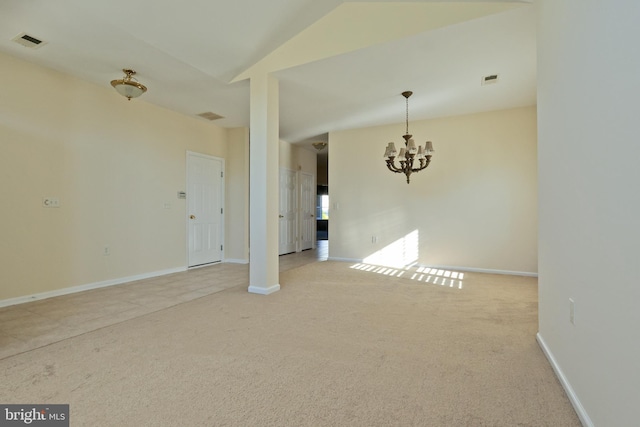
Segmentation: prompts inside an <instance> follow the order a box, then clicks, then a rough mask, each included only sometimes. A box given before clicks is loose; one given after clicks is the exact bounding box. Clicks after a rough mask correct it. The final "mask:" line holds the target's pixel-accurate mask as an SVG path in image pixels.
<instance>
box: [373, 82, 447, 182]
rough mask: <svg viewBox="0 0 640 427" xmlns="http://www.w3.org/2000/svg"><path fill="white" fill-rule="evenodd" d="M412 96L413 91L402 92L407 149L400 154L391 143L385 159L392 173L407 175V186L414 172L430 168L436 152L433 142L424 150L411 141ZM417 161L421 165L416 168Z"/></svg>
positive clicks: (404, 136)
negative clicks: (396, 160)
mask: <svg viewBox="0 0 640 427" xmlns="http://www.w3.org/2000/svg"><path fill="white" fill-rule="evenodd" d="M411 95H413V92H411V91H406V92H402V96H404V97H405V99H406V102H407V114H406V124H407V127H406V132H405V134H404V135H402V137H403V138H404V145H405V147H404V148H400V153H398V152H397V151H396V146H395V144H394V143H393V142H390V143H389V145H387V149H386V150H385V152H384V158H385V160H386V161H387V167H388V168H389V170H390V171H391V172H395V173H403V174H405V175H406V176H407V184H408V183H409V178H410V176H411V174H412V173H413V172H420V171H421V170H423V169H426V168H427V166H429V163H431V154H432V153H433V152H434V151H435V150H434V149H433V144H431V141H427V142H426V143H425V144H424V148H423V147H422V146H421V145H420V146H418V147H416V143H415V142H414V141H413V139H411V137H412V136H413V135H409V97H410V96H411ZM396 155H397V157H398V161H399V162H400V166H397V165H396V162H395V159H396ZM416 160H418V161H419V162H420V165H419V166H417V167H415V168H414V167H413V164H414V162H415V161H416Z"/></svg>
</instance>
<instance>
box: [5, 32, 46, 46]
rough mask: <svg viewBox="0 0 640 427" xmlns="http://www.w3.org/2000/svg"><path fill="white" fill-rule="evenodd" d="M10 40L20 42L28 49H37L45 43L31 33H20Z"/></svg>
mask: <svg viewBox="0 0 640 427" xmlns="http://www.w3.org/2000/svg"><path fill="white" fill-rule="evenodd" d="M11 40H13V41H14V42H16V43H19V44H21V45H22V46H24V47H28V48H30V49H38V48H40V47H42V46H44V45H45V44H47V42H45V41H42V40H40V39H38V38H36V37H33V36H32V35H29V34H27V33H20V34H18V35H17V36H15V37H14V38H12V39H11Z"/></svg>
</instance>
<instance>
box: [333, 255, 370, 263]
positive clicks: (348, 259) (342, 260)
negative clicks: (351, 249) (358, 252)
mask: <svg viewBox="0 0 640 427" xmlns="http://www.w3.org/2000/svg"><path fill="white" fill-rule="evenodd" d="M327 261H340V262H362V260H361V259H355V258H336V257H332V256H330V257H328V258H327Z"/></svg>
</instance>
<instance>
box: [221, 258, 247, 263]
mask: <svg viewBox="0 0 640 427" xmlns="http://www.w3.org/2000/svg"><path fill="white" fill-rule="evenodd" d="M223 262H226V263H229V264H249V260H248V259H237V258H226V259H225V260H224V261H223Z"/></svg>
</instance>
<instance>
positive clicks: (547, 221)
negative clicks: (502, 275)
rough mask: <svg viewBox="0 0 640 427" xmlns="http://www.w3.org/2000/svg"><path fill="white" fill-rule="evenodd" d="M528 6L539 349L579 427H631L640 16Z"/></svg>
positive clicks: (611, 7) (563, 5)
mask: <svg viewBox="0 0 640 427" xmlns="http://www.w3.org/2000/svg"><path fill="white" fill-rule="evenodd" d="M536 3H537V7H538V19H539V22H538V108H539V121H538V129H539V135H540V143H539V149H538V153H539V170H540V176H539V189H540V211H539V215H540V235H539V239H540V240H539V245H540V279H539V300H540V302H539V304H540V305H539V316H538V318H539V334H538V339H539V341H540V343H541V345H542V347H543V348H544V349H545V351H546V352H547V354H548V355H549V358H550V360H551V361H552V364H553V365H554V368H555V369H556V372H557V373H558V377H559V378H560V380H561V382H562V383H563V385H564V386H565V388H566V390H567V392H568V395H569V397H570V398H571V399H572V401H573V403H574V407H575V408H576V409H577V411H578V415H579V416H580V417H581V419H582V423H583V425H584V426H616V427H631V426H637V425H638V388H639V387H640V369H639V368H638V360H640V339H639V338H640V332H638V326H639V325H640V310H638V302H639V301H640V268H639V267H638V259H639V258H640V248H639V246H638V242H640V219H639V218H640V191H638V183H640V168H639V167H638V158H640V145H639V144H638V97H639V96H640V85H639V84H638V76H639V75H640V57H639V56H638V55H637V54H630V51H629V49H628V46H630V44H629V43H630V41H631V40H638V39H639V38H640V26H638V22H637V21H638V19H637V18H638V16H639V15H640V4H639V3H638V2H630V1H620V0H613V1H610V2H583V1H579V0H571V1H555V0H540V1H537V2H536ZM569 299H572V300H573V301H574V307H575V317H574V323H571V322H570V315H569V313H570V304H569Z"/></svg>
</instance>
